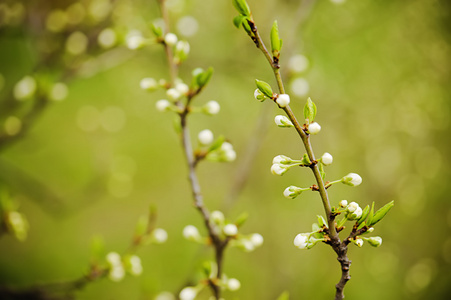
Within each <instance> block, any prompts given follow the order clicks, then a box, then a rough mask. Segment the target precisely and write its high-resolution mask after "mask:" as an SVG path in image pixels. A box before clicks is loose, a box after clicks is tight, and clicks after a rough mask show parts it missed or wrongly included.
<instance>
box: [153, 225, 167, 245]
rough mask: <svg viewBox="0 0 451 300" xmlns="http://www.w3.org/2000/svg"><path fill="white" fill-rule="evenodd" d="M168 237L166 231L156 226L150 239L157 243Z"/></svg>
mask: <svg viewBox="0 0 451 300" xmlns="http://www.w3.org/2000/svg"><path fill="white" fill-rule="evenodd" d="M167 239H168V233H167V232H166V230H164V229H162V228H156V229H155V230H154V231H153V232H152V240H153V241H154V242H155V243H157V244H163V243H164V242H166V241H167Z"/></svg>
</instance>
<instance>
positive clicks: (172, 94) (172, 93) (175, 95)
mask: <svg viewBox="0 0 451 300" xmlns="http://www.w3.org/2000/svg"><path fill="white" fill-rule="evenodd" d="M166 95H167V96H168V98H169V99H171V100H178V99H179V98H180V97H182V93H180V91H179V90H177V89H175V88H171V89H168V90H167V91H166Z"/></svg>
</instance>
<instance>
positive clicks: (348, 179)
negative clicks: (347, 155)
mask: <svg viewBox="0 0 451 300" xmlns="http://www.w3.org/2000/svg"><path fill="white" fill-rule="evenodd" d="M341 182H343V183H344V184H347V185H350V186H358V185H360V184H361V183H362V177H360V175H359V174H356V173H349V174H348V175H346V176H344V177H343V178H342V179H341Z"/></svg>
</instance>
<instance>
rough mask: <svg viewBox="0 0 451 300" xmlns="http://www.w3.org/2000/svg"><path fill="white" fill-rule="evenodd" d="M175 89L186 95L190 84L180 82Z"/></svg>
mask: <svg viewBox="0 0 451 300" xmlns="http://www.w3.org/2000/svg"><path fill="white" fill-rule="evenodd" d="M175 89H176V90H177V91H179V92H180V94H182V95H185V94H186V93H188V91H189V86H188V85H187V84H186V83H183V82H179V83H177V84H176V85H175Z"/></svg>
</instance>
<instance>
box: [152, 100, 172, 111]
mask: <svg viewBox="0 0 451 300" xmlns="http://www.w3.org/2000/svg"><path fill="white" fill-rule="evenodd" d="M170 106H171V102H169V101H168V100H165V99H162V100H158V101H157V102H155V107H156V108H157V110H158V111H168V110H169V109H168V108H169V107H170Z"/></svg>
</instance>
